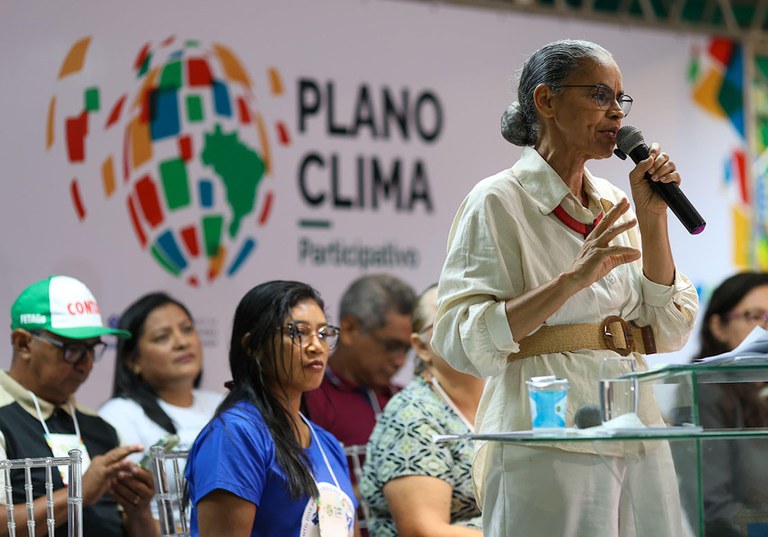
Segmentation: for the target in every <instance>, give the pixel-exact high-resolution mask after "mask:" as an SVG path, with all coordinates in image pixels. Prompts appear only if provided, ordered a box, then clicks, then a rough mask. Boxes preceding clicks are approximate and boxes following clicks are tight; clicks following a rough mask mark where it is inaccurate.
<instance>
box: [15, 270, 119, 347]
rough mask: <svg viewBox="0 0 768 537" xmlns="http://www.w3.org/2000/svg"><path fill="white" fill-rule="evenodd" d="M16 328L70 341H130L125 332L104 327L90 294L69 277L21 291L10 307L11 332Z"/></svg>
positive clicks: (62, 277)
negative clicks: (111, 337)
mask: <svg viewBox="0 0 768 537" xmlns="http://www.w3.org/2000/svg"><path fill="white" fill-rule="evenodd" d="M17 328H24V329H26V330H46V331H48V332H51V333H52V334H56V335H57V336H61V337H64V338H69V339H89V338H94V337H99V336H103V335H114V336H117V337H119V338H129V337H131V333H130V332H128V331H127V330H118V329H115V328H107V327H105V326H104V322H103V321H102V319H101V312H100V310H99V305H98V304H97V303H96V299H95V298H94V297H93V293H91V291H90V289H88V288H87V287H86V286H85V284H83V282H81V281H80V280H76V279H75V278H71V277H69V276H50V277H48V278H46V279H45V280H41V281H39V282H36V283H33V284H32V285H30V286H29V287H27V288H26V289H24V290H23V291H22V292H21V294H20V295H19V297H18V298H17V299H16V301H15V302H14V303H13V305H12V306H11V330H16V329H17Z"/></svg>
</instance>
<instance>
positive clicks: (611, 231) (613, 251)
mask: <svg viewBox="0 0 768 537" xmlns="http://www.w3.org/2000/svg"><path fill="white" fill-rule="evenodd" d="M628 210H629V201H627V199H626V198H625V199H622V200H621V201H620V202H619V203H617V204H616V205H614V206H613V207H611V209H610V210H609V211H608V212H606V213H605V216H604V217H603V219H602V220H601V221H600V222H599V223H598V224H597V225H596V226H595V228H594V229H593V230H592V232H591V233H590V234H589V235H588V236H587V238H586V239H585V241H584V246H582V248H581V251H580V252H579V254H578V256H577V257H576V260H575V261H574V262H573V265H572V266H571V269H570V271H569V272H570V274H571V276H572V278H573V281H574V282H575V283H576V284H577V285H578V286H579V288H580V289H584V288H586V287H589V286H590V285H592V284H593V283H595V282H596V281H598V280H600V279H601V278H603V277H604V276H605V275H606V274H608V273H609V272H610V271H612V270H613V269H615V268H616V267H618V266H619V265H623V264H625V263H631V262H632V261H636V260H638V259H640V250H638V249H637V248H631V247H629V246H616V245H611V244H610V242H611V241H612V240H613V239H614V238H616V237H617V236H619V235H621V234H622V233H624V232H625V231H627V230H629V229H631V228H633V227H634V226H635V225H637V220H635V219H632V220H628V221H626V222H621V223H619V222H618V220H619V218H620V217H621V215H623V214H624V213H626V212H627V211H628Z"/></svg>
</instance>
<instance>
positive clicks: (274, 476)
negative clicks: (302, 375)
mask: <svg viewBox="0 0 768 537" xmlns="http://www.w3.org/2000/svg"><path fill="white" fill-rule="evenodd" d="M312 428H313V429H314V430H315V433H316V434H317V439H318V440H319V442H320V444H321V445H322V448H323V451H324V452H325V455H326V457H328V463H329V464H330V466H331V468H332V470H333V474H334V475H335V476H336V479H337V480H338V482H339V486H341V488H342V490H343V491H344V492H345V493H346V494H347V496H349V498H350V499H351V501H352V502H353V503H354V504H355V506H357V500H356V499H355V494H354V492H353V489H352V484H351V483H350V480H349V469H348V466H347V461H346V457H345V456H344V450H343V449H342V447H341V444H339V442H338V440H336V438H334V437H333V436H332V435H331V434H330V433H329V432H327V431H325V430H323V429H322V428H320V427H318V426H317V425H315V424H312ZM304 452H305V453H306V454H307V456H308V457H309V460H310V462H311V463H312V469H313V474H314V476H315V480H316V481H317V482H318V487H319V488H323V487H325V486H328V485H324V483H330V484H333V483H334V481H333V477H332V476H331V473H330V472H329V471H328V467H327V465H326V464H325V461H324V460H323V455H322V453H321V451H320V449H319V447H318V446H317V442H315V437H314V436H313V437H312V441H311V443H310V446H309V447H308V448H307V449H305V450H304ZM186 475H187V479H188V483H189V497H190V501H191V503H192V524H191V529H192V535H193V536H195V535H199V530H198V527H197V502H198V501H200V499H202V498H203V497H205V496H206V495H207V494H209V493H211V492H213V491H214V490H217V489H222V490H226V491H228V492H231V493H232V494H234V495H236V496H238V497H240V498H243V499H244V500H247V501H249V502H251V503H253V504H254V505H256V506H257V510H256V518H255V519H254V522H253V529H252V531H251V536H252V537H294V536H295V537H310V536H315V535H319V528H318V517H317V506H316V503H315V500H314V499H313V498H309V497H308V496H305V497H301V498H299V499H294V498H291V496H290V494H289V493H288V488H287V483H286V479H285V473H284V472H283V470H282V469H281V468H280V467H279V466H278V463H277V459H276V457H275V443H274V442H273V440H272V435H271V434H270V431H269V429H268V428H267V426H266V424H265V423H264V420H263V418H262V416H261V413H260V412H259V411H258V410H257V409H256V407H254V406H253V405H251V404H250V403H246V402H239V403H237V404H236V405H235V406H233V407H232V408H230V409H228V410H226V411H224V412H223V413H222V414H221V415H220V416H219V417H217V418H215V419H213V420H212V421H211V422H210V423H209V424H208V425H206V427H205V428H204V429H203V430H202V432H201V433H200V435H199V436H198V437H197V439H196V440H195V443H194V445H193V446H192V449H191V451H190V453H189V460H188V462H187V469H186ZM353 523H354V521H353Z"/></svg>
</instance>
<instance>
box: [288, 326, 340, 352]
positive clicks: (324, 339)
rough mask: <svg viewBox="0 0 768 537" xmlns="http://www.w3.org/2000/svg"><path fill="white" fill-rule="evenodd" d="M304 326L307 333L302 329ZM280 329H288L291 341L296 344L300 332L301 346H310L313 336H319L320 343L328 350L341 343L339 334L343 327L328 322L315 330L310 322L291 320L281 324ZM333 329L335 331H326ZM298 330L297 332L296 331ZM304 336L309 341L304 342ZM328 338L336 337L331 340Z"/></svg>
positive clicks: (299, 342)
mask: <svg viewBox="0 0 768 537" xmlns="http://www.w3.org/2000/svg"><path fill="white" fill-rule="evenodd" d="M302 327H306V328H307V330H308V332H307V333H306V334H305V333H303V331H302V330H301V328H302ZM280 330H281V331H282V330H288V337H289V338H291V341H292V342H293V344H294V345H296V344H297V343H296V333H297V332H298V335H299V341H298V345H299V347H302V348H303V347H307V346H309V343H310V342H311V341H312V336H317V340H318V341H319V342H320V344H321V345H322V346H323V347H325V348H327V349H328V350H333V349H335V348H336V345H338V344H339V336H340V335H341V328H339V327H338V326H333V325H330V324H326V325H324V326H321V327H320V328H318V329H317V330H313V329H312V328H310V326H309V324H308V323H305V322H303V321H289V322H288V324H287V325H284V326H281V327H280ZM329 330H330V331H332V332H333V333H331V334H327V333H326V332H328V331H329ZM294 331H296V332H294ZM304 337H306V338H307V341H306V342H304ZM328 338H335V339H331V340H329V339H328Z"/></svg>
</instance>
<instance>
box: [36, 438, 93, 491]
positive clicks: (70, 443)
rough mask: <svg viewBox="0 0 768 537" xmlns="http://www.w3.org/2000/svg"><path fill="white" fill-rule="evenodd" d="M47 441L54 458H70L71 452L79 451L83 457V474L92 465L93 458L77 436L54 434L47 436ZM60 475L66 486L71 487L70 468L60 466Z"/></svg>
mask: <svg viewBox="0 0 768 537" xmlns="http://www.w3.org/2000/svg"><path fill="white" fill-rule="evenodd" d="M45 441H46V442H47V443H48V447H49V448H51V452H52V453H53V456H54V457H69V450H71V449H79V450H80V452H81V453H82V455H83V473H85V471H86V470H87V469H88V467H89V466H90V465H91V457H90V456H89V455H88V449H87V448H86V447H85V444H84V443H83V439H82V438H80V437H79V436H78V435H76V434H61V433H53V434H46V435H45ZM59 474H61V480H62V481H64V485H65V486H68V485H69V467H68V466H67V465H63V466H59Z"/></svg>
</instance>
